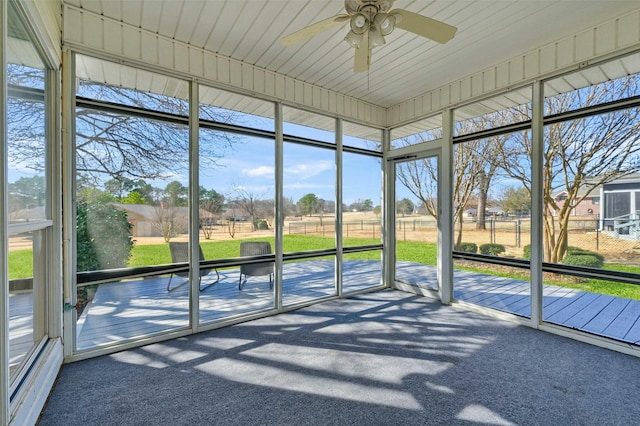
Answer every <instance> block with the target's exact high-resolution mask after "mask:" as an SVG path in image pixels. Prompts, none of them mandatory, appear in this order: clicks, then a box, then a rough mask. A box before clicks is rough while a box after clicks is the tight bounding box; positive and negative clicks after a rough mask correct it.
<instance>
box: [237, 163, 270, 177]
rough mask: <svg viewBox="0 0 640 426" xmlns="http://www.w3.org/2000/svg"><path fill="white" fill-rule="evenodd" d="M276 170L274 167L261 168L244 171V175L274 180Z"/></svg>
mask: <svg viewBox="0 0 640 426" xmlns="http://www.w3.org/2000/svg"><path fill="white" fill-rule="evenodd" d="M274 173H275V168H274V167H272V166H259V167H256V168H253V169H243V170H242V174H243V175H245V176H249V177H270V178H273V176H274Z"/></svg>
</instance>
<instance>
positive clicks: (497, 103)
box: [454, 87, 531, 136]
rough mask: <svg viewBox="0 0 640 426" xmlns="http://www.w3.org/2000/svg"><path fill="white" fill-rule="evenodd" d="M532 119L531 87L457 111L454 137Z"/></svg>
mask: <svg viewBox="0 0 640 426" xmlns="http://www.w3.org/2000/svg"><path fill="white" fill-rule="evenodd" d="M530 119H531V87H526V88H523V89H520V90H516V91H512V92H509V93H506V94H504V95H500V96H496V97H493V98H490V99H485V100H483V101H480V102H476V103H473V104H470V105H467V106H464V107H461V108H458V109H457V110H455V120H456V125H455V128H454V136H459V135H466V134H469V133H474V132H479V131H482V130H489V129H495V128H497V127H501V126H506V125H509V124H515V123H521V122H523V121H527V120H530Z"/></svg>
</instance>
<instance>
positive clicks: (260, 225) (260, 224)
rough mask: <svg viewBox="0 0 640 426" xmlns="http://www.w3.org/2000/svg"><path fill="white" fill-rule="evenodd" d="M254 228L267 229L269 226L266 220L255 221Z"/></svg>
mask: <svg viewBox="0 0 640 426" xmlns="http://www.w3.org/2000/svg"><path fill="white" fill-rule="evenodd" d="M255 227H256V229H259V230H264V229H269V224H268V223H267V221H266V220H256V222H255Z"/></svg>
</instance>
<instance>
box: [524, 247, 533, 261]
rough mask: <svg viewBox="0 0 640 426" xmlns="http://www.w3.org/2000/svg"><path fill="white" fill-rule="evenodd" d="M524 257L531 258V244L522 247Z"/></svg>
mask: <svg viewBox="0 0 640 426" xmlns="http://www.w3.org/2000/svg"><path fill="white" fill-rule="evenodd" d="M522 257H524V258H525V259H527V260H531V244H527V245H526V246H524V247H523V248H522Z"/></svg>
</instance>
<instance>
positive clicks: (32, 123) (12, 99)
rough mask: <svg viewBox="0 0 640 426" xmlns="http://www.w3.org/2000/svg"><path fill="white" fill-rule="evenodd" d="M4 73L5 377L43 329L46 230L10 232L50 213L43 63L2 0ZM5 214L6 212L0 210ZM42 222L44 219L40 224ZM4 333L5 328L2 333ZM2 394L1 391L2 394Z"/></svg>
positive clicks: (31, 348) (15, 13)
mask: <svg viewBox="0 0 640 426" xmlns="http://www.w3.org/2000/svg"><path fill="white" fill-rule="evenodd" d="M7 14H8V19H7V23H8V27H7V28H6V30H7V31H6V35H7V39H6V45H5V47H6V49H5V52H4V53H5V55H6V64H3V65H2V66H6V68H5V71H6V78H7V87H6V89H7V100H6V105H5V109H4V110H3V114H4V117H5V119H6V135H5V136H6V137H3V141H2V145H3V148H4V149H6V151H5V152H6V157H5V156H1V157H2V158H3V159H5V160H6V166H7V178H8V179H7V181H6V182H2V185H5V188H4V190H5V191H6V192H4V193H6V194H7V198H8V205H5V204H3V203H0V204H3V206H4V207H5V209H6V210H5V212H3V217H5V221H6V222H4V223H8V224H9V226H8V228H5V231H6V230H8V231H9V234H8V235H7V236H5V237H7V239H8V245H7V247H6V250H7V252H6V253H7V262H8V263H7V273H8V280H9V282H8V283H6V282H5V283H4V284H3V285H5V286H7V287H8V295H9V296H8V300H3V301H2V303H5V306H7V307H8V316H9V322H8V325H7V324H6V323H5V322H4V321H2V323H3V327H5V333H8V336H7V338H8V348H3V350H4V349H7V351H8V355H9V383H10V384H12V383H13V382H14V380H15V379H16V378H17V377H18V375H17V374H16V373H18V372H19V371H20V370H24V369H27V368H29V365H28V364H27V363H26V362H25V361H26V360H27V358H28V356H29V355H30V354H31V353H32V351H34V349H35V348H36V345H38V344H39V343H40V342H41V341H42V339H43V338H45V336H46V335H47V329H46V327H47V322H46V311H45V309H44V308H45V306H46V302H47V284H48V280H47V276H46V272H47V270H46V268H45V266H46V265H47V263H48V262H47V260H48V258H49V257H50V256H51V253H49V252H48V251H46V247H47V244H46V242H45V241H44V235H46V230H45V229H42V230H38V231H34V232H25V233H19V234H18V233H16V232H15V231H14V230H15V227H14V226H13V225H14V224H18V223H24V222H33V221H36V222H37V221H42V220H45V219H51V216H50V214H49V213H48V212H47V210H48V207H49V206H48V205H47V194H48V191H49V189H48V185H47V183H46V177H47V176H48V174H47V167H48V165H47V154H48V141H47V137H46V136H47V126H46V122H47V116H48V114H49V111H47V110H46V108H45V99H46V96H47V92H46V90H47V89H48V87H47V85H46V76H47V73H46V69H45V68H46V67H45V65H44V63H43V61H42V59H41V57H40V55H39V51H38V49H37V47H36V45H35V44H34V43H33V42H32V40H31V38H30V35H29V32H28V31H27V28H26V26H25V25H24V24H23V21H22V19H21V17H20V15H19V13H18V11H17V10H16V9H15V5H14V3H13V2H8V3H7ZM4 215H6V216H4ZM40 226H41V227H43V228H44V227H46V226H47V225H46V222H44V223H42V224H41V225H40ZM5 336H6V334H5ZM3 397H4V395H3Z"/></svg>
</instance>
